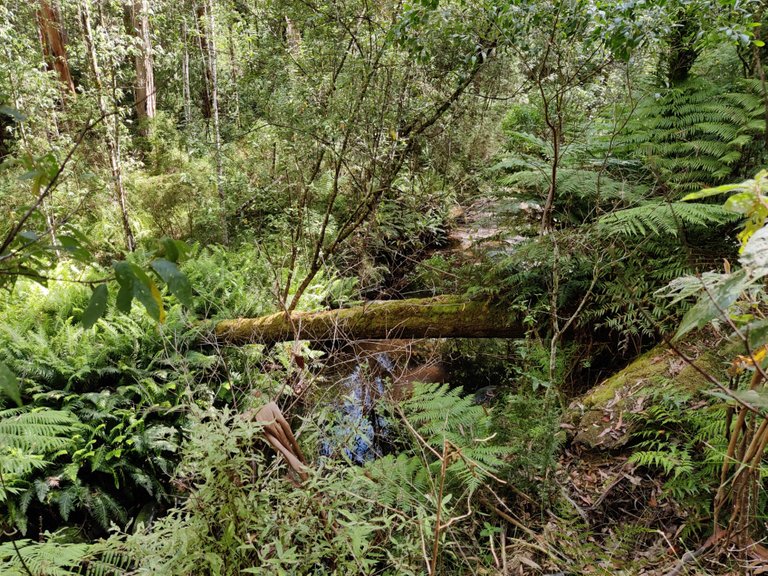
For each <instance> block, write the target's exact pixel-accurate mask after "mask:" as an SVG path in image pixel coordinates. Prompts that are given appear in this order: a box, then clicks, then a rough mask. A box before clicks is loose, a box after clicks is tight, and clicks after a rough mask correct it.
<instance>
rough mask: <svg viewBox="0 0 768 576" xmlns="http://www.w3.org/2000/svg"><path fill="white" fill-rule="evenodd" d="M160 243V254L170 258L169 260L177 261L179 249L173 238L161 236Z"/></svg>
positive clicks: (167, 258)
mask: <svg viewBox="0 0 768 576" xmlns="http://www.w3.org/2000/svg"><path fill="white" fill-rule="evenodd" d="M160 245H161V246H162V250H161V254H160V256H165V258H166V260H170V261H171V262H178V261H179V249H178V248H177V246H176V242H175V241H174V240H173V238H163V239H162V240H160Z"/></svg>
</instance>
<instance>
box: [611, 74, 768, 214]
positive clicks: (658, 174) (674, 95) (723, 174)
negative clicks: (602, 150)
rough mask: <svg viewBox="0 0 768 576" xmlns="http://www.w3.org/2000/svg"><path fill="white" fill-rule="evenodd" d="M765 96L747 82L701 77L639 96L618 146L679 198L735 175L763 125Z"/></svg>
mask: <svg viewBox="0 0 768 576" xmlns="http://www.w3.org/2000/svg"><path fill="white" fill-rule="evenodd" d="M763 109H764V108H763V100H762V97H761V96H760V95H759V92H755V91H753V90H751V85H749V84H741V85H740V86H736V87H733V88H732V89H731V90H730V91H725V90H724V89H723V87H722V86H718V85H717V84H714V83H712V82H709V81H708V80H707V79H705V78H701V79H693V80H690V81H688V82H687V83H685V84H683V85H681V86H679V87H675V88H669V89H666V90H663V91H659V92H657V93H656V94H654V95H649V96H647V97H646V98H644V99H643V100H641V102H640V104H639V105H638V108H637V110H636V111H635V115H634V117H633V119H632V120H631V121H630V123H629V124H628V126H627V131H626V133H625V134H622V135H621V137H620V139H619V148H620V149H622V148H623V149H624V150H625V153H626V154H628V155H629V156H630V157H632V158H636V159H639V160H641V161H642V162H643V163H644V165H645V166H646V167H647V169H648V171H649V172H650V173H651V175H652V178H653V180H654V181H655V184H656V185H657V186H659V187H660V188H661V191H662V192H664V193H669V192H671V198H674V199H677V198H679V197H680V194H681V192H690V191H693V190H698V189H701V188H705V187H707V186H709V185H711V184H715V183H718V182H722V181H724V180H727V179H728V178H732V177H734V176H737V175H738V174H739V173H740V171H741V169H742V168H741V167H742V166H744V163H745V161H747V160H748V159H749V156H750V153H751V152H750V145H751V144H752V142H753V139H754V138H755V137H756V136H757V135H758V134H760V133H761V132H763V131H764V130H765V121H764V120H763V118H762V114H763Z"/></svg>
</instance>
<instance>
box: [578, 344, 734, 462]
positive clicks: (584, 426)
mask: <svg viewBox="0 0 768 576" xmlns="http://www.w3.org/2000/svg"><path fill="white" fill-rule="evenodd" d="M681 347H683V348H684V351H685V353H686V354H687V355H688V357H689V358H692V359H694V361H695V363H696V365H697V366H698V367H699V368H700V369H702V370H704V371H705V372H707V373H708V374H711V375H712V376H714V377H715V378H717V379H719V380H720V381H727V375H726V374H725V368H726V366H727V362H728V360H730V359H732V358H733V357H734V356H735V355H736V354H738V352H739V348H738V346H737V345H734V344H731V343H717V344H716V345H713V346H707V345H706V343H705V342H702V343H700V344H699V345H698V346H696V345H692V344H684V345H681ZM665 386H671V387H675V388H677V389H681V390H687V391H689V392H698V391H700V390H706V389H709V388H712V384H711V382H710V381H709V380H707V379H706V378H705V377H703V376H702V375H701V374H700V373H699V372H698V371H697V370H696V369H694V368H693V367H692V366H690V365H689V364H687V363H686V362H685V361H684V360H683V359H681V358H679V357H678V356H677V355H676V354H675V353H674V352H673V351H672V350H670V349H669V348H668V347H667V346H665V345H663V344H661V345H659V346H656V347H655V348H653V349H652V350H650V351H649V352H646V353H645V354H643V355H642V356H639V357H638V358H636V359H635V360H634V361H633V362H631V363H630V364H629V365H628V366H627V367H626V368H624V369H623V370H621V371H619V372H617V373H616V374H614V375H613V376H611V377H610V378H608V379H607V380H605V381H603V382H602V383H600V384H598V385H597V386H595V387H594V388H592V389H591V390H590V391H589V392H587V393H586V394H585V395H584V396H583V397H581V398H580V399H578V400H576V401H574V402H573V403H572V404H571V406H570V407H569V409H568V410H567V411H566V413H565V415H564V418H563V421H564V427H565V428H566V429H567V430H570V432H571V435H572V437H573V440H574V442H575V443H577V444H582V445H584V446H587V447H588V448H593V449H594V448H601V449H614V448H619V447H621V446H623V445H624V444H626V443H627V442H628V440H629V438H630V435H631V434H632V432H633V431H634V430H633V420H632V418H631V416H630V414H632V413H638V412H641V411H643V410H646V409H647V408H648V405H649V404H650V403H651V402H652V400H651V396H652V394H653V392H654V391H658V390H660V389H662V388H664V387H665Z"/></svg>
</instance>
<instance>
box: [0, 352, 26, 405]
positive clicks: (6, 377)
mask: <svg viewBox="0 0 768 576" xmlns="http://www.w3.org/2000/svg"><path fill="white" fill-rule="evenodd" d="M0 392H2V393H3V394H5V395H6V396H8V398H10V399H11V400H13V401H14V402H15V403H16V405H17V406H21V389H20V388H19V381H18V379H17V378H16V374H14V373H13V372H12V371H11V369H10V368H8V366H6V365H5V364H3V363H2V362H0Z"/></svg>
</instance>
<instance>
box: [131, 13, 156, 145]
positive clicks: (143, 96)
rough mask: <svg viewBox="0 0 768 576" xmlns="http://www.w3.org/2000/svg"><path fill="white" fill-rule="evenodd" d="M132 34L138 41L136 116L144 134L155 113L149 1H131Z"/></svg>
mask: <svg viewBox="0 0 768 576" xmlns="http://www.w3.org/2000/svg"><path fill="white" fill-rule="evenodd" d="M131 27H132V28H133V30H132V33H133V34H134V35H135V36H136V38H138V40H139V51H138V52H137V53H136V57H135V60H136V86H135V87H134V95H135V106H136V116H137V117H138V119H139V126H140V129H141V131H142V133H144V134H146V130H147V120H148V119H149V118H154V117H155V114H156V113H157V96H156V92H155V74H154V68H153V63H152V38H151V37H150V28H149V1H148V0H132V5H131Z"/></svg>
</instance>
